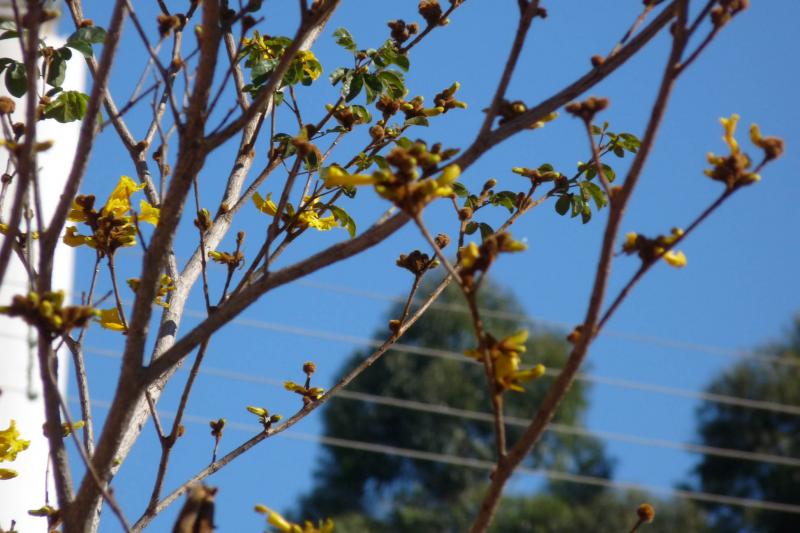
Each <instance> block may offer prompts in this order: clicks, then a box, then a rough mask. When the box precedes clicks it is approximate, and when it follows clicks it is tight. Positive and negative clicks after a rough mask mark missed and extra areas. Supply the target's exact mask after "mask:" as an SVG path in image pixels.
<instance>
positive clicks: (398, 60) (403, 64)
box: [392, 54, 410, 72]
mask: <svg viewBox="0 0 800 533" xmlns="http://www.w3.org/2000/svg"><path fill="white" fill-rule="evenodd" d="M392 63H394V64H395V65H397V66H398V67H400V68H401V69H402V70H403V72H408V67H409V66H410V63H409V61H408V56H407V55H405V54H397V55H396V56H395V57H394V61H392Z"/></svg>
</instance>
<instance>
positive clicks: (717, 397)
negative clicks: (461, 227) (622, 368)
mask: <svg viewBox="0 0 800 533" xmlns="http://www.w3.org/2000/svg"><path fill="white" fill-rule="evenodd" d="M185 313H186V315H187V316H192V317H197V318H200V317H205V316H206V314H205V312H203V311H198V310H193V309H187V310H186V311H185ZM231 324H235V325H238V326H244V327H250V328H255V329H263V330H268V331H276V332H279V333H288V334H291V335H297V336H302V337H310V338H316V339H323V340H328V341H334V342H341V343H344V344H350V345H353V346H364V347H368V348H376V347H378V346H380V345H381V344H382V343H383V341H379V340H375V339H370V338H366V337H358V336H355V335H346V334H343V333H336V332H332V331H324V330H319V329H311V328H302V327H298V326H289V325H286V324H280V323H276V322H268V321H266V320H256V319H252V318H235V319H233V320H232V321H231ZM390 350H391V351H395V352H400V353H403V352H405V353H409V354H414V355H423V356H427V357H434V358H439V359H447V360H452V361H458V362H461V363H464V364H480V363H479V362H476V361H474V360H472V359H470V358H468V357H464V355H463V354H461V353H459V352H453V351H450V350H442V349H438V348H429V347H426V346H414V345H411V344H405V343H400V342H398V343H395V344H393V345H392V348H390ZM559 373H560V369H558V368H549V369H547V372H546V375H548V376H551V377H555V376H557V375H558V374H559ZM575 379H576V380H578V381H585V382H590V383H599V384H603V385H608V386H612V387H620V388H626V389H634V390H640V391H644V392H655V393H659V394H664V395H668V396H679V397H682V398H688V399H692V400H701V401H705V402H710V403H716V404H721V405H731V406H736V407H745V408H749V409H758V410H762V411H770V412H774V413H782V414H788V415H792V416H800V405H792V404H784V403H780V402H773V401H769V400H754V399H750V398H742V397H738V396H731V395H726V394H717V393H711V392H705V391H694V390H690V389H682V388H678V387H668V386H663V385H655V384H650V383H643V382H641V381H634V380H627V379H621V378H613V377H605V376H598V375H595V374H591V373H586V372H579V373H578V374H576V376H575Z"/></svg>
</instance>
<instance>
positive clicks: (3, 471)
mask: <svg viewBox="0 0 800 533" xmlns="http://www.w3.org/2000/svg"><path fill="white" fill-rule="evenodd" d="M30 444H31V441H29V440H24V439H21V438H19V430H17V422H16V421H15V420H11V423H10V424H9V425H8V428H7V429H3V430H0V463H2V462H5V461H8V462H11V461H14V460H16V458H17V454H18V453H19V452H21V451H25V450H26V449H28V446H30ZM17 475H18V474H17V471H16V470H12V469H10V468H0V480H6V479H11V478H15V477H17Z"/></svg>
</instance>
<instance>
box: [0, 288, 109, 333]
mask: <svg viewBox="0 0 800 533" xmlns="http://www.w3.org/2000/svg"><path fill="white" fill-rule="evenodd" d="M0 314H4V315H8V316H12V317H20V318H22V319H23V320H24V321H25V322H27V323H28V324H30V325H31V326H35V327H37V328H39V330H40V331H43V332H46V333H49V334H50V335H53V336H59V335H62V334H64V333H67V332H69V331H70V330H72V329H73V328H79V327H83V326H84V325H86V323H87V322H88V321H89V319H91V318H92V317H94V316H96V314H97V313H96V311H94V310H93V309H92V308H91V307H89V306H84V305H67V306H65V305H64V291H53V292H45V293H41V294H40V293H38V292H29V293H28V294H27V295H26V296H23V295H21V294H18V295H16V296H14V297H13V298H12V299H11V305H7V306H2V307H0Z"/></svg>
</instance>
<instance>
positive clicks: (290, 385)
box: [283, 381, 306, 392]
mask: <svg viewBox="0 0 800 533" xmlns="http://www.w3.org/2000/svg"><path fill="white" fill-rule="evenodd" d="M283 388H285V389H286V390H288V391H291V392H300V391H305V390H306V388H305V387H303V386H302V385H298V384H297V383H295V382H294V381H284V382H283Z"/></svg>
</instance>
